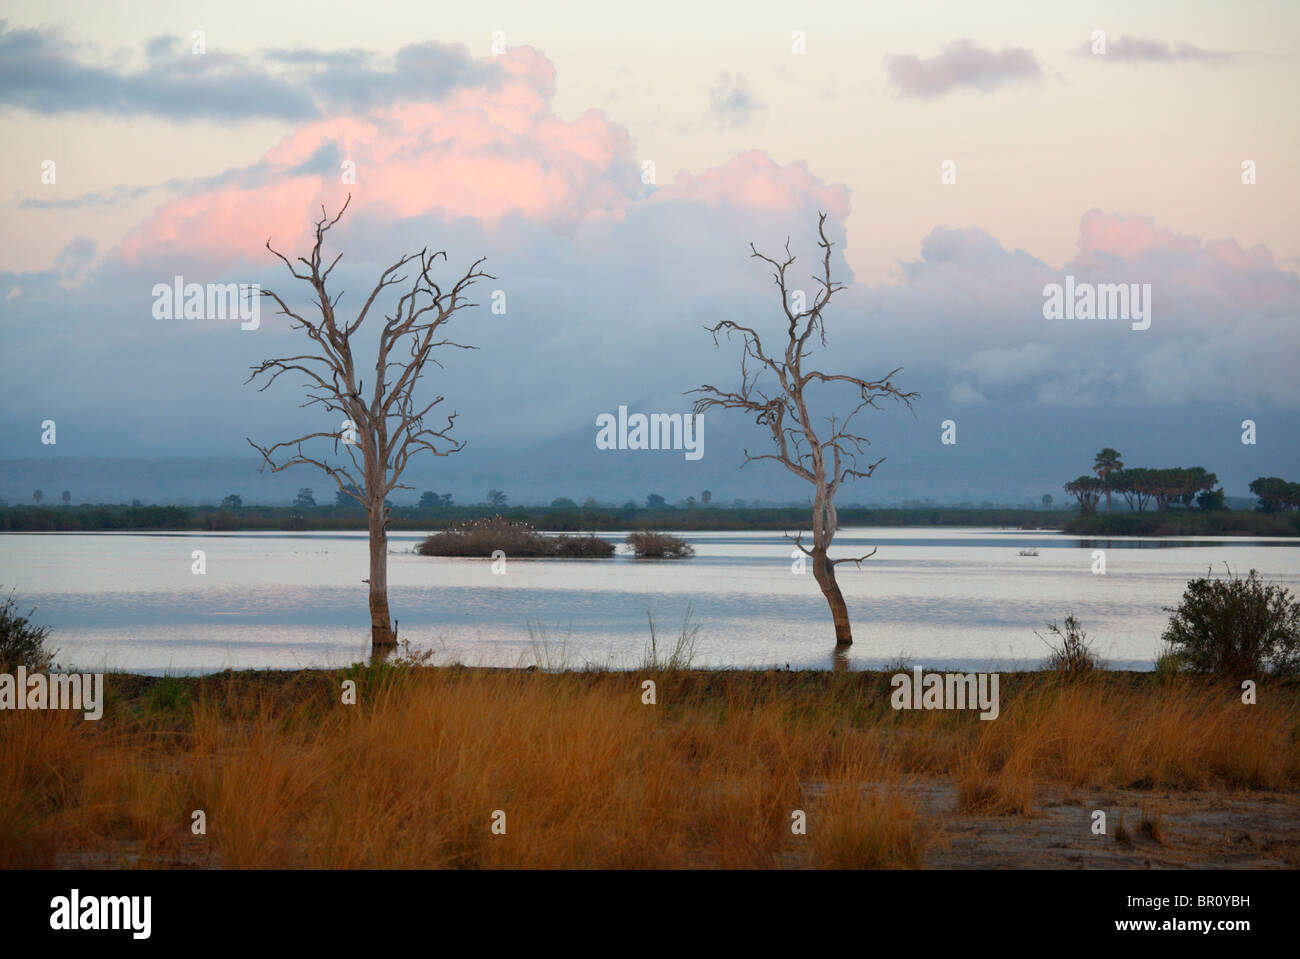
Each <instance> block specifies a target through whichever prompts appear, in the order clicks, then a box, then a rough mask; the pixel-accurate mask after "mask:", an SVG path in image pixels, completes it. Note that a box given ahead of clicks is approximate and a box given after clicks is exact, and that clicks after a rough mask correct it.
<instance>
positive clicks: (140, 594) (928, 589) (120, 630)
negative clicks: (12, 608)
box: [0, 527, 1300, 674]
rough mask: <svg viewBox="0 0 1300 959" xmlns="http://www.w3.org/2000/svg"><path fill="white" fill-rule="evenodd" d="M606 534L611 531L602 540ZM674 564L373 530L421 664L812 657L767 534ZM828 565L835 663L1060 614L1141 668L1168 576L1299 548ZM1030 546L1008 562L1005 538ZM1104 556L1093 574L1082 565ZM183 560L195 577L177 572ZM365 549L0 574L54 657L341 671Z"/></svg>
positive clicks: (820, 632)
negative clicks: (843, 623) (841, 614)
mask: <svg viewBox="0 0 1300 959" xmlns="http://www.w3.org/2000/svg"><path fill="white" fill-rule="evenodd" d="M602 535H604V536H606V538H608V539H610V540H612V541H615V542H621V540H622V534H617V533H608V534H602ZM679 535H681V536H682V537H683V538H685V539H686V540H687V541H689V542H690V543H691V544H692V545H694V547H695V550H696V556H695V557H694V558H693V559H685V560H635V559H632V558H631V557H628V556H624V555H622V554H621V550H620V555H618V556H617V557H615V558H614V559H605V560H527V559H517V560H509V559H508V560H507V561H506V567H505V571H504V573H502V574H500V575H496V574H494V573H493V572H492V565H491V562H490V561H489V560H485V559H438V558H426V557H421V556H416V555H414V553H413V552H412V549H413V548H414V546H415V544H416V543H417V542H418V541H419V540H420V538H421V537H419V536H417V535H415V534H395V535H393V536H392V537H391V539H390V540H389V549H390V553H391V555H390V557H389V574H388V575H389V601H390V604H391V607H392V612H393V616H394V618H395V619H397V620H398V622H399V633H400V635H401V637H403V638H405V639H408V640H410V642H411V643H412V644H413V645H414V646H418V647H421V648H426V649H432V650H434V651H435V655H434V659H433V662H435V663H441V664H447V663H453V662H462V663H465V664H468V665H498V666H520V665H530V664H533V663H536V662H538V661H539V660H540V664H541V665H542V666H543V667H546V666H552V667H554V666H557V665H560V664H562V663H563V664H567V665H570V666H575V667H579V666H584V665H594V666H602V667H605V666H608V667H614V668H626V667H633V666H636V665H637V664H639V663H640V662H641V661H642V659H643V657H644V655H645V652H646V647H647V645H648V642H649V637H650V631H649V627H648V625H647V613H649V615H651V616H653V617H654V620H655V624H656V629H657V631H658V633H659V635H660V644H661V650H662V648H663V645H664V644H665V643H666V644H667V645H669V646H671V643H672V641H673V639H674V638H675V637H676V635H677V634H678V633H679V632H680V631H681V629H682V625H683V620H684V617H685V616H686V615H687V611H688V609H689V612H690V617H691V622H692V623H693V624H697V625H698V626H699V631H698V633H697V644H696V653H695V657H694V659H693V665H695V666H738V667H761V666H778V667H784V666H785V665H786V664H787V663H788V664H789V665H790V666H791V667H794V668H829V667H830V666H831V665H832V664H833V661H834V659H833V641H834V640H833V637H834V633H833V630H832V628H831V621H830V612H829V610H828V608H827V606H826V602H825V600H824V599H823V598H822V595H821V592H820V591H819V590H818V588H817V584H816V582H815V581H814V580H813V578H812V575H811V571H808V572H806V573H804V574H802V575H801V574H797V573H795V572H794V570H793V568H792V567H793V565H794V560H793V559H792V557H791V550H792V546H791V544H790V543H789V542H788V541H786V540H785V539H784V538H783V537H782V536H781V534H779V533H773V532H759V533H734V532H724V533H680V534H679ZM835 545H836V549H835V551H834V554H833V555H836V556H848V555H858V554H860V553H863V552H866V551H867V550H869V549H870V548H871V547H872V546H876V547H878V552H877V553H876V555H875V557H873V558H872V559H870V560H867V561H866V562H864V563H863V564H862V568H861V569H855V568H854V567H853V566H852V565H851V564H846V565H844V566H841V567H840V568H839V574H840V575H839V578H840V585H841V588H842V589H843V591H844V595H845V599H846V600H847V602H848V605H849V614H850V616H851V618H852V621H853V635H854V640H855V642H854V645H853V647H852V649H851V651H850V652H849V654H848V661H849V664H850V665H851V666H852V667H854V668H879V667H880V666H882V665H885V664H887V663H892V662H896V661H898V660H899V659H900V658H905V659H907V660H909V661H911V662H912V663H914V664H916V665H920V666H924V667H926V668H927V669H936V668H959V669H990V670H995V669H1002V670H1005V669H1014V668H1033V667H1035V666H1037V665H1038V664H1039V662H1040V661H1041V659H1042V657H1043V655H1044V654H1045V652H1046V651H1047V647H1046V646H1045V644H1044V642H1043V640H1041V639H1040V638H1039V637H1038V636H1037V635H1035V630H1037V631H1038V632H1043V633H1045V632H1046V630H1045V624H1046V623H1047V622H1049V621H1057V622H1060V621H1061V620H1063V619H1064V618H1065V616H1066V615H1069V614H1073V615H1075V616H1076V617H1077V618H1078V619H1079V621H1080V623H1081V624H1082V626H1083V628H1084V629H1085V630H1086V631H1087V633H1088V637H1089V640H1090V641H1091V643H1092V644H1093V646H1094V648H1095V649H1096V651H1097V652H1098V653H1099V654H1100V655H1101V656H1102V657H1103V658H1105V659H1106V660H1107V661H1108V662H1109V663H1110V664H1111V665H1112V666H1114V667H1116V668H1127V669H1150V668H1152V664H1153V660H1154V657H1155V655H1156V652H1157V650H1158V648H1159V646H1160V639H1159V637H1160V633H1161V631H1162V630H1163V628H1164V626H1165V623H1166V622H1167V620H1168V614H1167V613H1165V612H1164V611H1163V610H1162V608H1161V607H1164V606H1174V605H1176V604H1177V603H1178V601H1179V598H1180V597H1181V596H1182V592H1183V589H1184V588H1185V586H1186V584H1187V580H1188V579H1190V578H1192V577H1195V576H1202V575H1204V574H1205V572H1206V570H1207V569H1208V568H1209V567H1210V566H1214V567H1215V571H1216V573H1219V574H1222V572H1223V564H1224V563H1228V564H1230V565H1231V567H1232V569H1233V570H1234V572H1235V571H1240V572H1241V573H1243V574H1244V573H1246V572H1247V571H1249V570H1250V569H1252V568H1254V569H1258V570H1259V571H1260V573H1261V574H1262V575H1263V576H1264V577H1265V578H1266V579H1270V580H1274V581H1280V582H1283V583H1285V584H1286V585H1287V586H1288V587H1289V588H1291V589H1292V591H1293V592H1300V548H1298V547H1300V540H1296V539H1287V540H1273V539H1269V540H1246V539H1241V538H1233V537H1215V538H1209V539H1204V538H1202V539H1196V540H1177V539H1142V538H1110V539H1097V540H1094V539H1080V538H1079V537H1077V536H1063V535H1060V534H1057V533H1039V532H1026V531H1018V530H994V529H951V528H934V527H926V528H890V529H846V530H842V531H841V532H840V533H839V535H838V537H837V539H836V544H835ZM1031 547H1032V548H1034V549H1037V550H1038V555H1037V556H1020V555H1018V551H1019V550H1021V549H1025V548H1031ZM1096 549H1103V550H1104V553H1105V563H1106V572H1105V574H1104V575H1094V573H1093V571H1092V570H1093V565H1094V560H1093V551H1094V550H1096ZM194 550H203V551H204V553H205V559H206V567H207V571H206V573H205V574H203V575H195V574H194V573H193V572H192V571H191V566H192V563H193V560H192V559H191V554H192V551H194ZM366 557H367V547H366V538H365V533H364V532H356V533H149V534H140V533H31V534H21V533H11V534H4V535H0V584H3V586H4V591H5V592H6V593H8V591H9V589H11V588H13V589H14V590H15V598H16V600H17V602H18V604H19V607H20V611H21V612H22V613H26V612H27V611H28V609H30V608H31V607H33V606H35V607H36V615H35V617H34V619H35V621H36V622H39V623H43V624H47V625H49V626H50V627H51V628H52V630H53V633H52V636H51V645H53V646H54V647H55V648H57V649H58V651H59V656H58V661H59V662H60V663H61V664H62V665H63V666H65V667H74V668H78V669H86V670H88V669H93V670H99V671H108V670H122V671H130V672H142V673H154V674H158V673H168V672H170V673H196V672H208V671H215V670H221V669H225V668H235V669H247V668H266V667H274V668H299V667H333V666H341V665H347V664H349V663H352V662H356V661H358V660H361V659H363V658H365V656H366V654H367V651H368V648H369V612H368V609H367V605H366V596H367V593H366V586H365V585H364V583H363V582H362V580H363V579H364V578H365V577H366V575H367V559H366Z"/></svg>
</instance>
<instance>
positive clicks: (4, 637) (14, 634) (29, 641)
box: [0, 590, 54, 673]
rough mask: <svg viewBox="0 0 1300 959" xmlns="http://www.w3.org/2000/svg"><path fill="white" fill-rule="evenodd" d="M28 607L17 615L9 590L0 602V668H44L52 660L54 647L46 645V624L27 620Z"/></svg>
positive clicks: (29, 615) (28, 615)
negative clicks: (22, 614) (41, 624)
mask: <svg viewBox="0 0 1300 959" xmlns="http://www.w3.org/2000/svg"><path fill="white" fill-rule="evenodd" d="M35 612H36V610H32V611H31V612H29V613H28V614H27V615H26V616H20V615H18V610H17V607H16V606H15V605H14V594H13V591H12V590H10V592H9V595H8V596H6V597H5V600H4V602H3V603H0V672H6V673H8V672H12V671H13V670H14V669H16V668H17V667H19V666H25V667H27V668H28V669H29V670H31V671H32V672H45V671H47V670H48V669H49V668H50V664H51V662H53V660H54V650H51V649H47V648H46V646H45V640H46V639H48V638H49V635H50V628H49V627H48V626H37V625H36V624H35V623H33V622H32V621H31V616H32V613H35Z"/></svg>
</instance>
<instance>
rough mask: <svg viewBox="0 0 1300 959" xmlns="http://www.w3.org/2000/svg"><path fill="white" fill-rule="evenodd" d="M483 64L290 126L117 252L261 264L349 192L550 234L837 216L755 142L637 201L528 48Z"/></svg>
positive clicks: (357, 200)
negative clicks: (420, 98) (476, 73)
mask: <svg viewBox="0 0 1300 959" xmlns="http://www.w3.org/2000/svg"><path fill="white" fill-rule="evenodd" d="M496 63H497V64H498V66H499V67H500V69H499V70H497V71H496V72H495V74H494V75H493V79H492V80H490V81H488V82H485V83H484V84H482V85H479V86H474V87H468V88H465V87H462V88H459V89H457V90H456V91H454V92H452V93H449V94H447V95H446V96H445V97H443V98H441V99H439V100H437V101H424V102H406V103H401V104H397V105H393V106H391V107H386V108H384V109H381V110H377V111H372V112H371V113H370V114H368V115H365V116H355V115H349V116H341V117H338V118H331V119H328V120H319V121H313V122H309V123H306V124H304V125H303V126H301V127H299V128H297V129H295V130H294V131H293V132H292V133H289V134H287V135H286V136H285V137H283V138H282V139H281V140H280V141H279V142H278V143H276V144H275V145H274V146H273V147H271V148H270V149H269V150H268V151H267V152H266V154H265V155H264V156H263V158H262V160H261V161H260V163H259V164H257V165H256V166H255V167H254V168H253V170H251V171H248V172H247V175H241V176H240V177H238V178H232V180H231V182H229V183H227V184H225V185H222V186H219V187H214V188H211V189H207V190H203V191H200V192H196V193H194V194H192V195H189V196H184V197H180V198H178V199H176V200H173V201H171V202H168V203H166V204H164V205H163V206H161V207H159V208H158V209H157V210H156V211H155V212H154V213H153V214H152V215H151V216H150V217H149V218H148V219H147V220H145V221H144V222H143V223H141V224H140V225H139V226H137V227H136V228H134V229H133V230H132V231H131V232H130V233H128V234H127V236H126V237H125V238H124V239H123V241H122V243H121V245H120V246H119V248H118V254H119V255H120V256H121V257H123V258H124V259H126V260H127V261H129V262H132V263H135V262H139V261H140V260H141V259H144V258H149V257H154V256H158V255H165V256H166V257H168V258H169V259H170V258H175V257H184V258H188V259H197V260H198V261H199V262H204V263H210V264H216V263H226V262H230V261H233V260H238V259H245V260H248V261H250V262H254V263H257V262H262V261H264V259H265V257H266V252H265V250H264V249H263V244H264V243H265V242H266V240H267V238H268V237H269V238H270V239H271V241H272V245H273V246H274V247H275V248H276V249H278V250H281V251H282V252H289V251H295V252H296V251H301V250H302V249H304V248H305V247H306V246H307V245H309V243H310V236H311V234H310V230H311V221H312V220H313V219H314V218H316V217H318V216H319V215H320V211H321V207H322V206H324V207H325V209H326V210H327V211H328V212H330V213H331V214H332V213H334V212H335V211H337V210H338V208H339V207H340V206H341V205H342V203H343V201H344V199H345V197H346V196H347V195H348V194H349V193H351V194H352V205H351V207H350V209H351V210H352V212H353V213H354V214H355V213H356V212H358V211H362V210H365V211H366V212H367V213H369V214H371V215H374V216H381V217H392V218H405V217H413V216H420V215H426V214H436V215H440V216H444V217H446V218H449V219H454V218H463V217H468V218H472V219H475V220H478V221H479V222H482V223H485V224H488V225H491V224H493V223H495V222H498V221H500V220H501V219H502V218H503V217H507V216H519V217H524V218H526V219H528V220H530V221H533V222H535V223H538V224H542V225H544V226H547V227H549V228H551V229H554V230H556V231H558V232H561V233H569V232H572V231H573V230H574V229H576V228H577V226H578V225H579V224H581V223H583V222H586V221H596V220H620V219H622V218H623V217H624V216H625V215H626V212H627V210H628V209H629V208H630V207H631V206H632V205H633V204H635V203H638V202H650V203H662V202H668V201H673V200H676V201H686V202H690V203H693V204H698V205H703V206H706V207H720V206H731V207H739V208H742V209H745V210H747V211H749V212H777V213H781V212H787V211H789V212H798V211H802V210H805V209H807V208H808V207H809V206H816V207H818V208H820V209H822V210H826V211H829V212H830V213H832V214H834V215H835V216H836V217H837V218H840V219H842V218H843V217H844V216H846V215H847V214H848V210H849V191H848V189H847V188H846V187H844V186H842V185H827V184H825V183H823V182H822V181H821V180H819V179H818V178H817V177H815V176H814V175H813V174H812V173H811V172H810V171H809V170H808V167H807V166H806V165H805V164H803V163H790V164H787V165H785V166H780V165H778V164H777V163H775V162H774V161H773V160H772V159H771V158H770V157H768V156H767V155H766V154H765V153H762V152H761V151H751V152H748V153H743V154H740V155H739V156H737V157H735V158H734V159H732V160H731V161H730V162H728V163H726V164H724V165H722V166H719V167H715V168H712V169H709V170H706V171H704V172H702V173H700V174H698V175H696V174H690V173H680V174H678V176H677V178H676V180H675V181H674V182H673V183H672V184H671V185H669V186H667V187H665V188H663V189H661V190H659V191H657V192H656V193H654V194H652V195H651V196H650V197H649V198H648V199H647V198H645V197H644V192H643V186H642V183H641V176H640V174H641V170H640V166H639V162H638V160H637V157H636V156H635V153H634V149H633V142H632V138H631V136H630V135H629V133H628V131H627V130H626V129H625V128H624V127H622V126H620V125H619V124H617V123H614V122H613V121H612V120H610V119H609V117H608V116H606V115H605V114H604V113H603V112H601V111H599V110H588V111H586V112H585V113H583V114H581V115H580V116H578V117H577V118H575V119H572V120H565V119H562V118H560V117H558V116H556V115H555V113H554V112H553V110H552V108H551V97H552V96H553V95H554V93H555V68H554V67H553V65H552V64H551V63H550V61H548V60H547V59H546V58H545V57H544V56H542V55H541V54H540V53H538V52H537V51H535V50H533V49H531V48H529V47H516V48H513V49H512V50H510V51H509V52H508V53H506V54H504V55H502V56H501V57H499V58H498V59H497V61H496ZM343 160H351V161H352V162H353V163H355V170H356V183H355V184H345V183H343V182H342V179H341V175H340V174H341V172H342V171H341V170H340V169H339V164H340V162H341V161H343Z"/></svg>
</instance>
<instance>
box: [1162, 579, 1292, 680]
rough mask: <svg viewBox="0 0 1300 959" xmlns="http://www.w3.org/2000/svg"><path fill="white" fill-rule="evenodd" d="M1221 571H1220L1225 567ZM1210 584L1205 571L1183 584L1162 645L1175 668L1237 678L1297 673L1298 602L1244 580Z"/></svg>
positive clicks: (1275, 587) (1278, 589) (1271, 586)
mask: <svg viewBox="0 0 1300 959" xmlns="http://www.w3.org/2000/svg"><path fill="white" fill-rule="evenodd" d="M1225 568H1226V567H1225ZM1227 573H1228V575H1227V576H1226V577H1225V578H1223V579H1211V578H1210V574H1209V572H1208V571H1207V573H1206V575H1205V576H1204V577H1202V578H1200V579H1194V580H1192V581H1191V582H1190V583H1188V584H1187V590H1186V592H1184V593H1183V601H1182V603H1181V604H1179V606H1178V608H1177V609H1171V608H1169V607H1165V612H1167V613H1173V617H1172V618H1171V619H1170V620H1169V625H1168V626H1167V627H1166V628H1165V632H1164V637H1163V638H1164V640H1165V642H1166V643H1167V644H1168V647H1169V649H1170V650H1172V651H1173V652H1176V653H1177V655H1178V662H1179V664H1180V665H1181V666H1182V667H1183V668H1184V669H1186V670H1188V671H1190V672H1194V673H1217V674H1228V675H1231V676H1234V677H1235V676H1241V675H1247V674H1252V673H1259V672H1263V671H1268V672H1273V673H1278V674H1282V673H1294V672H1296V671H1297V670H1298V669H1300V602H1296V600H1295V599H1294V597H1293V596H1292V595H1291V592H1290V590H1288V589H1287V588H1286V587H1284V586H1282V585H1280V584H1276V583H1265V582H1263V581H1262V580H1261V579H1260V578H1259V574H1258V573H1257V572H1256V571H1255V570H1253V569H1252V570H1251V571H1250V575H1248V576H1246V577H1244V578H1243V577H1241V576H1234V575H1232V570H1231V569H1228V570H1227Z"/></svg>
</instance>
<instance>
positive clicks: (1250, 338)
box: [850, 209, 1300, 409]
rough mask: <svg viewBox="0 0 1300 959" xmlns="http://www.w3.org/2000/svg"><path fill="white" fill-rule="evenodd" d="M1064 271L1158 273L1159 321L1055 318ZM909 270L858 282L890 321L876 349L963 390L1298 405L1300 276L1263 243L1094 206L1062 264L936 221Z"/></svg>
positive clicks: (1089, 279) (875, 311)
mask: <svg viewBox="0 0 1300 959" xmlns="http://www.w3.org/2000/svg"><path fill="white" fill-rule="evenodd" d="M1067 276H1072V277H1074V280H1075V282H1076V283H1092V284H1100V283H1125V284H1134V283H1137V284H1149V285H1150V289H1151V311H1152V315H1151V326H1150V328H1149V329H1147V330H1144V331H1135V330H1133V329H1132V328H1131V325H1130V324H1129V323H1128V322H1124V321H1122V320H1114V319H1110V320H1107V319H1093V320H1047V319H1045V318H1044V316H1043V303H1044V293H1043V290H1044V287H1045V286H1046V285H1047V284H1049V283H1056V284H1061V283H1064V282H1065V278H1066V277H1067ZM899 278H900V282H898V283H895V284H882V285H880V286H876V287H872V288H869V289H865V290H858V291H856V292H855V293H854V297H855V303H856V306H857V307H858V308H859V309H861V310H862V312H863V313H864V314H866V315H867V316H869V317H878V318H880V321H881V323H882V326H881V327H880V330H881V333H882V334H883V340H882V339H881V337H880V336H877V337H876V338H874V339H873V340H871V341H870V343H871V348H872V349H875V350H877V351H879V352H883V353H884V354H885V355H900V354H901V355H910V356H912V357H913V358H914V359H913V361H912V363H913V365H918V364H919V365H920V366H922V367H925V368H929V369H933V370H936V371H940V372H941V374H942V375H941V380H942V382H943V383H944V384H945V388H946V390H947V395H948V396H949V398H950V399H951V400H952V401H953V402H977V401H982V400H1002V401H1009V402H1011V401H1014V402H1022V403H1023V402H1032V403H1040V404H1053V405H1063V406H1086V405H1093V406H1096V405H1103V404H1111V403H1125V404H1129V405H1133V406H1143V405H1149V404H1161V405H1164V404H1176V403H1194V402H1205V401H1207V400H1209V401H1217V400H1218V399H1219V398H1221V397H1223V396H1227V395H1231V396H1233V397H1236V398H1240V399H1241V400H1242V401H1243V402H1251V403H1256V404H1263V405H1273V406H1280V407H1282V408H1286V409H1294V408H1296V407H1297V406H1298V405H1300V396H1298V395H1297V394H1296V391H1295V388H1294V373H1293V371H1294V369H1295V366H1296V364H1297V363H1300V340H1297V338H1296V336H1295V334H1294V330H1295V326H1296V324H1297V323H1298V322H1300V278H1297V276H1296V275H1295V273H1293V272H1291V271H1289V270H1286V269H1283V268H1281V267H1280V266H1278V265H1277V263H1276V261H1275V259H1274V257H1273V254H1272V252H1271V251H1270V250H1268V249H1267V248H1266V247H1264V246H1258V245H1257V246H1254V247H1251V248H1245V247H1243V246H1242V245H1241V244H1240V243H1238V242H1237V241H1236V240H1234V239H1231V238H1220V239H1212V240H1204V239H1202V238H1200V237H1196V236H1191V235H1187V234H1181V233H1178V232H1176V231H1173V230H1170V229H1168V228H1162V227H1159V226H1157V225H1156V223H1155V222H1154V221H1153V219H1152V218H1150V217H1146V216H1140V215H1124V214H1115V213H1107V212H1104V211H1101V210H1096V209H1094V210H1090V211H1088V212H1087V213H1085V214H1084V215H1083V216H1082V217H1081V219H1080V222H1079V231H1078V237H1077V249H1076V253H1075V255H1074V256H1073V257H1072V258H1071V259H1070V260H1069V261H1067V262H1066V263H1064V264H1062V265H1061V266H1059V267H1053V266H1051V265H1049V264H1047V263H1045V262H1043V261H1041V260H1038V259H1036V258H1034V257H1032V256H1030V255H1029V254H1027V253H1025V252H1024V251H1022V250H1007V249H1005V248H1004V247H1003V246H1002V245H1001V244H1000V243H998V241H997V240H996V238H994V237H992V236H990V235H989V234H987V233H986V232H984V231H982V230H979V229H975V228H965V229H951V228H948V227H937V228H935V230H933V231H932V232H931V234H930V235H929V236H927V237H926V238H925V240H924V241H923V242H922V246H921V257H920V258H919V259H917V260H915V261H911V262H907V263H904V264H901V266H900V270H899ZM867 342H868V341H866V340H864V341H863V347H864V348H866V346H867ZM852 348H853V346H852V345H851V346H850V349H852Z"/></svg>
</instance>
